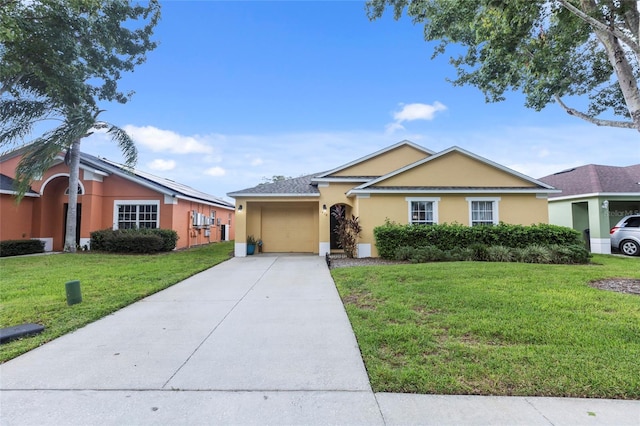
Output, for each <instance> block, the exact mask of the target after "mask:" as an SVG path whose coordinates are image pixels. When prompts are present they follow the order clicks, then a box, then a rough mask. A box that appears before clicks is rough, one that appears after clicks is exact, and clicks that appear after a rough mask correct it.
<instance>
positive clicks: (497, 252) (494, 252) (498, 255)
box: [487, 246, 513, 262]
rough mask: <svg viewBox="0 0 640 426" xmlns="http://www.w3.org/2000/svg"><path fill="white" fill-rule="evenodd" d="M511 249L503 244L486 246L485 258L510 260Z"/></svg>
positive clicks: (495, 260) (492, 260) (489, 259)
mask: <svg viewBox="0 0 640 426" xmlns="http://www.w3.org/2000/svg"><path fill="white" fill-rule="evenodd" d="M512 251H513V249H511V248H509V247H505V246H490V247H487V260H488V261H489V262H511V261H512V260H513V254H512Z"/></svg>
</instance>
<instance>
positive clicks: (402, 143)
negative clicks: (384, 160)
mask: <svg viewBox="0 0 640 426" xmlns="http://www.w3.org/2000/svg"><path fill="white" fill-rule="evenodd" d="M405 145H406V146H410V147H412V148H415V149H417V150H418V151H422V152H424V153H425V154H428V155H433V154H435V152H434V151H431V150H430V149H427V148H425V147H423V146H420V145H418V144H415V143H413V142H411V141H409V140H406V139H405V140H403V141H400V142H398V143H396V144H393V145H391V146H388V147H386V148H383V149H381V150H379V151H376V152H374V153H373V154H369V155H366V156H364V157H361V158H358V159H357V160H354V161H351V162H349V163H347V164H343V165H342V166H339V167H337V168H335V169H333V170H329V171H328V172H325V173H322V174H320V175H318V176H316V177H315V178H314V182H315V181H323V180H325V179H323V178H326V179H332V178H331V177H329V176H330V175H332V174H334V173H337V172H339V171H341V170H344V169H347V168H349V167H352V166H354V165H356V164H359V163H364V162H365V161H367V160H370V159H372V158H374V157H377V156H379V155H381V154H384V153H386V152H389V151H393V150H394V149H396V148H399V147H401V146H405ZM353 178H354V179H355V180H359V181H360V182H361V181H362V177H356V176H354V177H353ZM358 178H359V179H358ZM335 179H341V180H343V179H342V178H335ZM345 179H346V178H345Z"/></svg>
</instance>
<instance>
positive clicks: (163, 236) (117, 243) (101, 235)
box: [91, 228, 178, 253]
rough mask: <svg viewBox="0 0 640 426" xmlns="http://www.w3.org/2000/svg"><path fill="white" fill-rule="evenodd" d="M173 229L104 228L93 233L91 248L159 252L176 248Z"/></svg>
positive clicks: (175, 236)
mask: <svg viewBox="0 0 640 426" xmlns="http://www.w3.org/2000/svg"><path fill="white" fill-rule="evenodd" d="M177 242H178V233H177V232H176V231H174V230H171V229H147V228H141V229H119V230H112V229H102V230H99V231H94V232H92V233H91V250H95V251H106V252H111V253H158V252H163V251H171V250H173V249H174V248H176V243H177Z"/></svg>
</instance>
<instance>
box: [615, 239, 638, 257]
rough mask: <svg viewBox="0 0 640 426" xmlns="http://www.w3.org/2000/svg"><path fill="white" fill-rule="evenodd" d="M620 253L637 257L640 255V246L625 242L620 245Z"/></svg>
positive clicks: (629, 241) (633, 242) (628, 241)
mask: <svg viewBox="0 0 640 426" xmlns="http://www.w3.org/2000/svg"><path fill="white" fill-rule="evenodd" d="M620 251H621V252H623V253H624V254H626V255H627V256H637V255H638V254H639V253H640V245H639V244H638V243H636V242H635V241H631V240H625V241H623V242H622V243H620Z"/></svg>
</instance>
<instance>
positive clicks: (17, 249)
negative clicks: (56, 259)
mask: <svg viewBox="0 0 640 426" xmlns="http://www.w3.org/2000/svg"><path fill="white" fill-rule="evenodd" d="M43 252H44V242H43V241H40V240H6V241H0V257H8V256H21V255H25V254H34V253H43Z"/></svg>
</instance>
